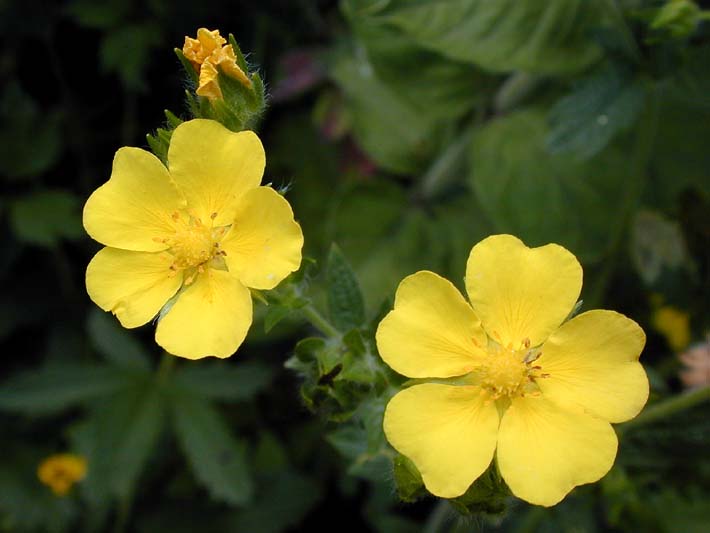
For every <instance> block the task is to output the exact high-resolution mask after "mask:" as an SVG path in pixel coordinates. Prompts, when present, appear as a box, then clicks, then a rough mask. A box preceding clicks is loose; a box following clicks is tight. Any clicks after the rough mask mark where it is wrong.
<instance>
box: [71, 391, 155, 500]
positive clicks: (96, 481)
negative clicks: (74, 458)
mask: <svg viewBox="0 0 710 533" xmlns="http://www.w3.org/2000/svg"><path fill="white" fill-rule="evenodd" d="M165 412H166V396H165V394H164V392H163V390H162V389H160V388H159V387H156V386H155V383H154V382H153V380H152V379H145V380H141V381H138V382H136V383H134V385H133V386H132V387H130V388H128V389H126V390H124V391H122V392H120V393H118V394H116V395H113V396H111V397H109V398H103V399H102V400H101V401H100V402H97V403H96V404H95V405H94V406H93V408H92V410H91V414H90V415H89V417H87V418H86V419H85V420H84V421H82V422H80V423H78V424H77V425H75V426H74V427H73V428H72V429H71V431H70V438H71V440H72V442H73V445H74V448H75V449H76V450H77V451H79V452H80V453H81V454H82V455H84V456H86V458H87V462H88V469H87V477H86V479H85V480H84V482H83V483H82V488H83V492H84V495H85V497H86V499H87V500H88V501H89V502H90V503H91V504H92V505H93V506H99V507H100V506H105V505H107V504H108V502H109V501H110V498H112V497H113V498H118V499H123V500H125V499H126V498H127V497H129V496H130V495H132V494H133V492H134V490H135V488H136V483H137V481H138V479H139V477H140V475H141V473H142V471H143V468H144V467H145V464H146V462H147V461H148V459H149V458H150V455H151V453H152V452H153V450H154V449H155V445H156V443H157V440H158V437H159V436H160V433H161V432H162V431H163V429H164V427H165Z"/></svg>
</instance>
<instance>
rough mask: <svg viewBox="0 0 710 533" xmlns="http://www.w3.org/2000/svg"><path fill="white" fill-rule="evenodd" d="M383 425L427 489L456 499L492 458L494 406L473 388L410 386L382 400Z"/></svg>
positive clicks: (389, 437) (494, 443) (479, 390)
mask: <svg viewBox="0 0 710 533" xmlns="http://www.w3.org/2000/svg"><path fill="white" fill-rule="evenodd" d="M384 430H385V434H386V435H387V440H388V441H389V442H390V444H392V446H394V448H395V449H396V450H397V451H398V452H400V453H401V454H403V455H405V456H407V457H408V458H409V459H411V460H412V462H414V464H415V465H416V466H417V468H418V469H419V472H421V474H422V478H423V480H424V485H425V486H426V488H427V490H429V492H431V493H432V494H434V495H436V496H440V497H442V498H455V497H456V496H460V495H461V494H463V493H464V492H466V489H468V487H469V486H470V485H471V483H473V482H474V481H475V480H476V478H478V476H480V475H481V474H482V473H483V472H485V470H486V468H488V465H489V464H490V463H491V460H492V459H493V452H494V451H495V447H496V433H497V430H498V411H497V410H496V408H495V406H494V404H492V403H490V402H489V403H485V398H484V397H483V396H482V395H481V389H480V388H478V387H468V386H467V387H453V386H450V385H435V384H425V385H415V386H414V387H411V388H409V389H405V390H403V391H402V392H400V393H398V394H397V395H396V396H394V398H392V399H391V400H390V402H389V404H387V409H386V410H385V419H384Z"/></svg>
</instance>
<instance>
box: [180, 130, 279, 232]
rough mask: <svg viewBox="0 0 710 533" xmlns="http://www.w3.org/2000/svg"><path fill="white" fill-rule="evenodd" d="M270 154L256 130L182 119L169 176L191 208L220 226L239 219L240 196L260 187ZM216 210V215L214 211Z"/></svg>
mask: <svg viewBox="0 0 710 533" xmlns="http://www.w3.org/2000/svg"><path fill="white" fill-rule="evenodd" d="M265 163H266V157H265V155H264V147H263V146H262V145H261V141H260V140H259V137H257V136H256V134H255V133H254V132H253V131H240V132H239V133H234V132H232V131H229V130H228V129H227V128H225V127H224V126H222V125H221V124H220V123H219V122H215V121H214V120H205V119H195V120H190V121H188V122H183V123H182V124H180V125H179V126H178V127H177V128H176V129H175V131H174V132H173V136H172V139H171V140H170V148H169V149H168V164H169V166H170V175H171V176H172V178H173V180H174V181H175V183H176V184H177V185H178V188H179V189H180V190H181V191H182V193H183V194H184V195H185V198H186V199H187V207H188V209H190V210H192V211H194V213H195V214H196V215H197V216H198V217H200V218H201V219H202V222H203V223H207V222H208V221H209V220H210V218H211V217H213V216H214V225H215V226H227V225H229V224H231V223H232V221H233V220H234V214H235V213H236V210H237V206H238V201H239V199H240V198H241V197H242V196H243V195H244V193H246V192H247V191H248V190H250V189H254V188H256V187H258V186H259V183H260V182H261V177H262V175H263V173H264V165H265ZM215 213H216V215H215Z"/></svg>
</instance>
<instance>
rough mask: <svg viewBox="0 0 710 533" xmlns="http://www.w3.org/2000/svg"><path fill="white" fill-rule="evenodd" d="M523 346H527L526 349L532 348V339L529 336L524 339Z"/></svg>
mask: <svg viewBox="0 0 710 533" xmlns="http://www.w3.org/2000/svg"><path fill="white" fill-rule="evenodd" d="M523 346H525V349H528V348H530V339H529V338H528V337H525V338H524V339H523Z"/></svg>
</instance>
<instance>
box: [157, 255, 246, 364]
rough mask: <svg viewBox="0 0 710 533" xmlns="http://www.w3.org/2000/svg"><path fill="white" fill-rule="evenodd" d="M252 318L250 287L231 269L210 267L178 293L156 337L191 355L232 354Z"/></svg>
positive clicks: (176, 351) (172, 350)
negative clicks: (233, 273)
mask: <svg viewBox="0 0 710 533" xmlns="http://www.w3.org/2000/svg"><path fill="white" fill-rule="evenodd" d="M251 320H252V302H251V293H250V292H249V289H247V288H246V287H245V286H244V285H242V284H241V282H240V281H239V280H238V279H236V278H235V277H233V276H232V275H231V274H230V273H229V272H225V271H224V270H214V269H209V270H207V271H206V272H205V273H203V274H200V275H199V276H198V277H197V279H196V280H195V281H194V283H193V284H192V285H189V286H188V287H187V288H186V289H185V290H184V291H182V292H181V293H180V294H179V295H178V297H177V299H176V301H175V303H174V304H173V306H172V307H171V308H170V310H169V311H168V312H167V314H166V315H165V316H163V317H162V318H161V319H160V321H159V322H158V327H157V329H156V331H155V340H156V342H157V343H158V344H160V346H162V347H163V348H165V350H166V351H168V352H170V353H171V354H173V355H178V356H180V357H186V358H188V359H200V358H202V357H207V356H209V355H214V356H216V357H221V358H224V357H229V356H230V355H232V354H233V353H234V352H236V351H237V348H239V345H240V344H241V343H242V342H243V341H244V338H245V337H246V335H247V331H248V330H249V326H250V325H251Z"/></svg>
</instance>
